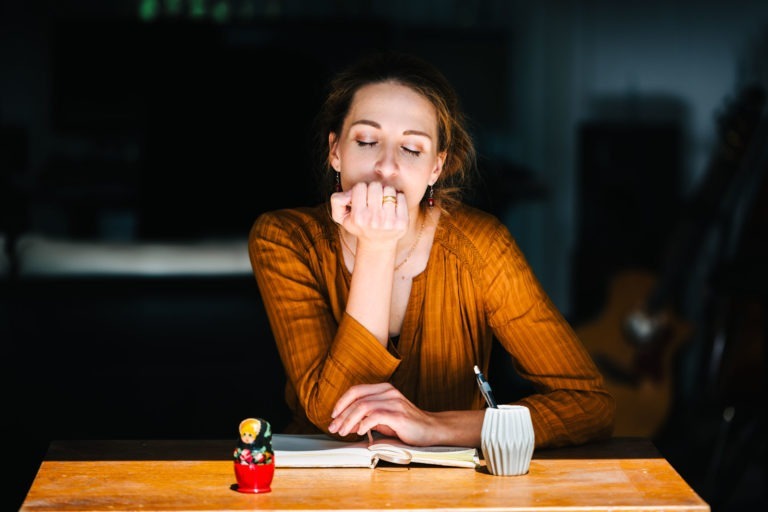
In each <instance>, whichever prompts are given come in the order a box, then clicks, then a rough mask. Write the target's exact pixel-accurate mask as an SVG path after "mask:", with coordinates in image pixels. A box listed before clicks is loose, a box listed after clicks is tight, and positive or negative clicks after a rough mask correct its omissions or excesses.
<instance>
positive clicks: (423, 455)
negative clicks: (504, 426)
mask: <svg viewBox="0 0 768 512" xmlns="http://www.w3.org/2000/svg"><path fill="white" fill-rule="evenodd" d="M272 449H273V451H274V460H275V467H278V468H280V467H283V468H340V467H355V468H369V467H370V468H373V467H375V466H376V464H378V462H379V461H386V462H392V463H395V464H410V463H417V464H434V465H438V466H453V467H462V468H474V467H475V466H476V465H477V464H478V453H477V449H475V448H468V447H465V446H409V445H407V444H405V443H403V442H402V441H399V440H398V439H394V438H389V437H377V438H374V439H373V443H371V442H370V441H368V439H363V440H362V441H356V442H345V441H339V440H337V439H333V438H332V437H329V436H326V435H324V434H313V435H295V434H273V435H272Z"/></svg>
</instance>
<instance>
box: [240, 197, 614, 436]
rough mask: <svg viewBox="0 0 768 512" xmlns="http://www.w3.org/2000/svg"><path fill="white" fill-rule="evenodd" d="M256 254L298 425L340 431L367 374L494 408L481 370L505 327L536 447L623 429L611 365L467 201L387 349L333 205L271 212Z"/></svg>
mask: <svg viewBox="0 0 768 512" xmlns="http://www.w3.org/2000/svg"><path fill="white" fill-rule="evenodd" d="M249 253H250V258H251V264H252V266H253V271H254V274H255V277H256V281H257V283H258V286H259V290H260V292H261V295H262V299H263V302H264V306H265V309H266V312H267V315H268V317H269V321H270V326H271V328H272V332H273V335H274V337H275V341H276V343H277V348H278V351H279V353H280V357H281V359H282V362H283V366H284V367H285V371H286V375H287V385H286V390H285V396H286V400H287V402H288V405H289V407H290V408H291V410H292V411H293V414H294V419H293V423H292V425H291V427H289V431H291V432H315V433H317V432H318V431H322V432H326V433H327V432H328V430H327V426H328V424H329V423H330V422H331V411H332V409H333V406H334V404H335V403H336V401H337V400H338V398H339V397H340V396H341V394H342V393H344V392H345V391H346V390H347V389H348V388H349V387H350V386H353V385H355V384H372V383H378V382H386V381H388V382H391V383H392V384H393V385H394V386H395V387H396V388H397V389H399V390H400V391H401V392H402V393H403V394H404V395H405V396H406V397H407V398H408V399H409V400H411V401H412V402H413V403H414V404H415V405H416V406H417V407H419V408H421V409H423V410H427V411H445V410H468V409H480V408H483V407H484V406H485V403H484V401H483V397H482V395H481V394H480V391H479V388H478V386H477V383H476V381H475V374H474V372H473V369H472V368H473V366H474V365H475V364H477V365H478V366H479V367H480V368H481V369H482V370H483V372H487V370H488V361H489V358H490V352H491V346H492V340H493V336H495V337H496V338H497V339H498V340H499V342H500V343H501V345H502V346H503V347H504V348H505V349H506V351H507V352H508V353H509V355H510V356H511V358H512V363H513V365H514V367H515V369H516V370H517V372H518V373H519V375H520V376H521V377H522V378H524V379H526V380H528V381H529V382H530V383H531V384H532V385H533V387H534V389H535V390H536V393H535V394H532V395H530V396H528V397H525V398H523V399H521V400H520V401H518V402H516V403H518V404H521V405H525V406H527V407H528V408H529V409H530V412H531V418H532V420H533V427H534V434H535V438H536V447H537V448H541V447H549V446H562V445H567V444H578V443H583V442H586V441H589V440H592V439H596V438H601V437H608V436H610V434H611V431H612V425H613V415H614V409H615V404H614V401H613V398H612V397H611V396H610V395H609V394H608V392H607V391H606V389H605V387H604V386H603V378H602V376H601V375H600V373H599V372H598V370H597V368H596V366H595V364H594V363H593V361H592V360H591V358H590V356H589V354H588V353H587V351H586V350H585V348H584V347H583V345H582V344H581V342H580V341H579V340H578V339H577V338H576V335H575V334H574V332H573V330H572V329H571V327H570V326H569V325H568V323H567V322H566V321H565V319H564V318H563V317H562V315H561V314H560V313H559V312H558V311H557V309H556V308H555V307H554V305H553V304H552V303H551V301H550V299H549V298H548V297H547V295H546V294H545V293H544V291H543V290H542V288H541V286H540V284H539V282H538V281H537V279H536V278H535V276H534V275H533V273H532V271H531V268H530V267H529V265H528V263H527V262H526V260H525V258H524V256H523V254H522V252H521V251H520V249H519V248H518V246H517V245H516V243H515V242H514V240H513V238H512V236H511V235H510V233H509V231H508V230H507V228H506V227H505V226H504V225H503V224H502V223H501V222H499V221H498V219H496V218H495V217H493V216H491V215H490V214H487V213H484V212H481V211H479V210H476V209H474V208H470V207H468V206H462V207H460V208H457V209H456V210H454V211H452V212H451V213H450V214H443V215H441V216H440V220H439V224H438V226H437V229H436V232H435V237H434V243H433V246H432V250H431V253H430V255H429V261H428V263H427V267H426V269H425V270H424V271H423V272H422V273H420V274H419V275H417V276H416V277H415V278H414V279H413V285H412V288H411V295H410V298H409V301H408V307H407V310H406V313H405V319H404V321H403V327H402V331H401V333H400V339H399V342H398V344H397V347H393V346H391V344H390V346H389V347H388V348H386V349H385V348H384V347H383V346H382V345H381V344H380V343H379V342H378V341H377V340H376V338H375V337H374V336H373V335H372V334H371V333H370V332H369V331H368V330H367V329H365V328H364V327H363V326H362V325H361V324H360V323H358V322H357V321H356V320H355V319H354V318H352V317H351V316H349V315H347V314H346V313H345V306H346V301H347V297H348V294H349V284H350V279H351V274H350V272H349V270H348V269H347V268H346V266H345V264H344V258H343V256H342V247H341V242H340V239H339V228H338V226H337V225H336V224H335V223H334V222H333V220H332V219H331V217H330V214H329V210H328V206H327V205H320V206H316V207H314V208H296V209H290V210H288V209H286V210H279V211H274V212H268V213H265V214H262V215H261V216H259V218H258V219H256V221H255V222H254V225H253V227H252V229H251V232H250V237H249ZM488 377H489V379H490V380H491V381H492V378H493V377H492V376H488Z"/></svg>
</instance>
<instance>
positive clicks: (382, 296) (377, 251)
mask: <svg viewBox="0 0 768 512" xmlns="http://www.w3.org/2000/svg"><path fill="white" fill-rule="evenodd" d="M389 245H390V247H377V248H373V247H366V246H365V245H363V244H360V245H359V246H358V251H357V255H356V257H355V268H354V272H352V280H351V282H350V286H349V297H348V299H347V307H346V312H347V314H348V315H350V316H351V317H352V318H354V319H355V320H357V321H358V322H359V323H360V324H361V325H363V326H364V327H365V328H366V329H368V330H369V331H370V332H371V334H373V335H374V336H375V337H376V339H377V340H379V343H381V344H382V345H383V346H384V347H386V346H387V343H388V340H389V316H390V308H391V303H392V283H393V279H394V271H393V269H394V266H395V247H396V245H395V243H390V244H389Z"/></svg>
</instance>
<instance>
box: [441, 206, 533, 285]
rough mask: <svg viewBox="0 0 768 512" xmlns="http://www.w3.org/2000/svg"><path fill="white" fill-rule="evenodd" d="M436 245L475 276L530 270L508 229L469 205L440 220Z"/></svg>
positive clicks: (492, 216) (486, 213)
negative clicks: (451, 255)
mask: <svg viewBox="0 0 768 512" xmlns="http://www.w3.org/2000/svg"><path fill="white" fill-rule="evenodd" d="M435 241H436V243H438V244H440V245H441V246H442V248H443V250H444V251H446V252H447V253H451V254H453V256H454V257H455V258H456V259H458V260H459V261H461V262H462V264H464V265H466V266H467V267H468V268H469V269H470V271H471V272H472V273H473V274H475V275H479V274H487V273H489V272H490V273H492V274H497V273H504V272H515V271H525V270H526V269H527V267H528V263H527V261H526V259H525V256H524V255H523V253H522V251H521V250H520V247H519V246H518V245H517V242H516V241H515V239H514V237H513V236H512V234H511V233H510V231H509V229H508V228H507V226H506V225H505V224H504V223H502V222H501V221H500V220H499V219H498V218H497V217H496V216H495V215H493V214H491V213H488V212H485V211H482V210H478V209H477V208H473V207H471V206H468V205H461V206H459V207H457V208H456V209H454V210H451V212H450V213H448V214H443V215H442V216H441V218H440V227H439V229H438V232H437V234H436V235H435Z"/></svg>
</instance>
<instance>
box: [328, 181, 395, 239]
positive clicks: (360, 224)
mask: <svg viewBox="0 0 768 512" xmlns="http://www.w3.org/2000/svg"><path fill="white" fill-rule="evenodd" d="M387 196H394V197H396V198H397V201H396V202H393V201H386V202H384V201H383V198H385V197H387ZM331 216H332V217H333V220H334V221H336V222H337V223H339V224H341V226H342V227H344V229H345V230H347V232H349V233H350V234H352V235H354V236H356V237H357V239H358V244H359V243H361V242H362V243H363V244H366V242H367V243H369V244H376V243H381V242H385V243H388V242H392V241H394V242H397V240H399V239H400V238H402V237H403V236H404V235H405V233H406V232H407V230H408V204H407V203H406V200H405V194H403V193H402V192H397V191H395V188H394V187H391V186H389V185H386V186H382V184H381V183H380V182H378V181H374V182H372V183H357V184H355V185H354V186H353V187H352V188H351V189H350V190H347V191H344V192H336V193H334V194H332V195H331Z"/></svg>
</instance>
